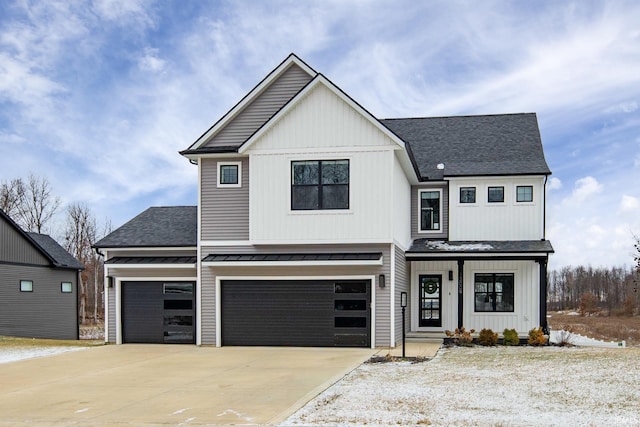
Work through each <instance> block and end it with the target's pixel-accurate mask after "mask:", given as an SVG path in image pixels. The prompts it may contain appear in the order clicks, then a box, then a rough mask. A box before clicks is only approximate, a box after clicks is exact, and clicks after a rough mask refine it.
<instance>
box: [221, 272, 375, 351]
mask: <svg viewBox="0 0 640 427" xmlns="http://www.w3.org/2000/svg"><path fill="white" fill-rule="evenodd" d="M343 282H344V281H343ZM360 282H362V281H360ZM343 284H344V285H345V286H344V289H347V290H349V289H351V290H352V291H353V289H352V288H354V286H351V285H350V284H349V283H343ZM358 286H359V285H358ZM358 286H355V288H358ZM221 289H222V304H221V306H222V314H221V319H222V344H223V345H264V346H270V345H284V346H318V347H326V346H336V345H348V346H368V345H369V343H370V310H369V304H368V300H370V285H368V287H367V289H368V291H367V293H364V294H357V293H355V291H353V292H354V293H351V294H349V295H348V299H349V300H357V299H361V300H362V299H364V300H365V301H367V302H365V303H364V304H362V302H361V301H360V302H358V303H349V304H348V305H349V306H350V307H351V310H349V312H348V313H347V314H345V316H342V317H346V318H356V320H355V321H354V320H351V319H348V320H347V321H346V323H347V324H348V326H349V328H348V329H344V326H339V327H336V321H337V320H336V319H337V314H340V311H341V310H343V309H344V307H345V304H343V303H340V307H339V308H337V303H336V298H338V299H345V298H343V296H344V295H341V294H337V293H336V282H335V281H269V280H262V281H223V282H222V284H221ZM341 289H342V288H341ZM355 306H357V307H356V308H358V309H360V310H359V311H355V308H353V307H355ZM362 308H364V310H362ZM362 319H364V323H363V321H362ZM338 322H345V321H344V320H338ZM354 322H355V323H356V326H358V327H355V328H352V327H351V326H354ZM339 329H341V330H339Z"/></svg>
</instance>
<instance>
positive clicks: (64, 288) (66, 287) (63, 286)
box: [60, 282, 73, 294]
mask: <svg viewBox="0 0 640 427" xmlns="http://www.w3.org/2000/svg"><path fill="white" fill-rule="evenodd" d="M60 291H61V292H62V293H63V294H69V293H71V292H73V285H72V284H71V282H62V283H60Z"/></svg>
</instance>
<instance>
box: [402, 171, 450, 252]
mask: <svg viewBox="0 0 640 427" xmlns="http://www.w3.org/2000/svg"><path fill="white" fill-rule="evenodd" d="M429 189H434V190H442V200H441V201H440V202H441V203H442V218H441V224H442V232H440V233H420V232H419V230H420V219H419V211H420V205H419V201H418V194H419V192H420V190H429ZM449 234H450V233H449V186H448V185H447V183H432V184H425V185H414V186H412V187H411V238H412V239H447V238H448V236H449Z"/></svg>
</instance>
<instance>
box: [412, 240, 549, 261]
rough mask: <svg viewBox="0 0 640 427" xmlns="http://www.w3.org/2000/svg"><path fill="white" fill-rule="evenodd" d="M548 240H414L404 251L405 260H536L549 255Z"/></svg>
mask: <svg viewBox="0 0 640 427" xmlns="http://www.w3.org/2000/svg"><path fill="white" fill-rule="evenodd" d="M553 252H554V250H553V247H552V246H551V242H549V241H548V240H504V241H503V240H499V241H498V240H487V241H444V240H428V239H418V240H415V241H414V242H413V244H412V245H411V247H410V248H409V250H407V251H406V252H405V256H406V258H407V259H408V260H434V259H438V260H447V259H448V260H455V259H474V258H477V259H514V260H515V259H534V260H535V259H540V258H546V257H547V256H548V255H549V254H550V253H553Z"/></svg>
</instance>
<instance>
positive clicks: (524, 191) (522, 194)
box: [516, 185, 533, 202]
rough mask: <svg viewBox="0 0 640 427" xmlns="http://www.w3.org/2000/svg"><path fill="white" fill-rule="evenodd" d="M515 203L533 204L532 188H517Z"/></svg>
mask: <svg viewBox="0 0 640 427" xmlns="http://www.w3.org/2000/svg"><path fill="white" fill-rule="evenodd" d="M516 202H533V186H531V185H519V186H517V187H516Z"/></svg>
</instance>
